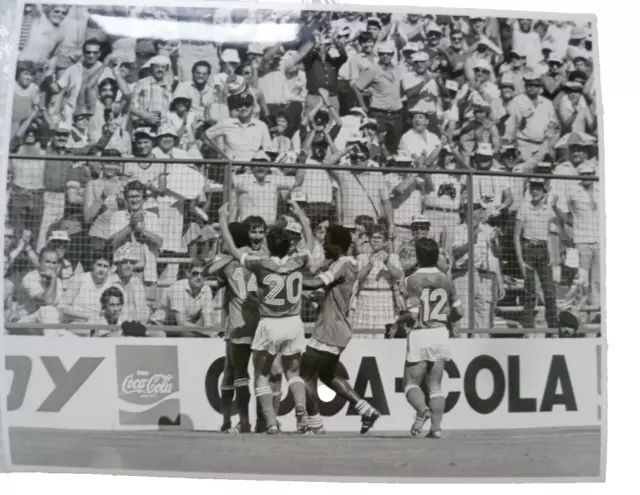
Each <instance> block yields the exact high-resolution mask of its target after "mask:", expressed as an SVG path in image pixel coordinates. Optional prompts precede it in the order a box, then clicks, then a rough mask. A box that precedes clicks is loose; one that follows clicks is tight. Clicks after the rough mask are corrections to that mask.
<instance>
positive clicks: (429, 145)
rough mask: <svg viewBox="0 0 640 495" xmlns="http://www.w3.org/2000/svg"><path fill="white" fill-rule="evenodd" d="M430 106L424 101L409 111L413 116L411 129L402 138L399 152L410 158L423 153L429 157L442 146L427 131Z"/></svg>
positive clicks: (435, 137)
mask: <svg viewBox="0 0 640 495" xmlns="http://www.w3.org/2000/svg"><path fill="white" fill-rule="evenodd" d="M428 111H429V106H428V105H427V103H426V102H425V101H424V100H420V101H419V103H418V104H417V105H416V106H415V107H413V108H411V109H410V110H409V114H410V115H411V129H409V130H408V131H407V132H405V133H404V134H403V135H402V138H400V144H399V146H398V150H399V151H400V152H401V153H402V152H404V153H406V154H408V155H409V156H412V157H413V156H418V155H422V154H423V153H424V154H426V156H427V157H428V156H429V155H430V154H431V153H432V152H433V151H434V150H435V149H436V148H438V146H439V145H440V138H439V137H438V136H436V135H435V134H433V133H431V132H429V131H428V130H427V124H428V119H427V113H428Z"/></svg>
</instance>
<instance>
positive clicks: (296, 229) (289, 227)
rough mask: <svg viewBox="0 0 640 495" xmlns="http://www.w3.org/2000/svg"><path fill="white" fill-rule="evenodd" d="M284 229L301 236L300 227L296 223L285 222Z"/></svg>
mask: <svg viewBox="0 0 640 495" xmlns="http://www.w3.org/2000/svg"><path fill="white" fill-rule="evenodd" d="M284 229H285V230H286V231H288V232H293V233H294V234H298V235H302V225H300V224H299V223H298V222H287V226H286V227H285V228H284Z"/></svg>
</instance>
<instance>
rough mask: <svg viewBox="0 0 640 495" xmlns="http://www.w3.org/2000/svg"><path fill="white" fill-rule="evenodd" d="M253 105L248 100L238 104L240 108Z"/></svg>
mask: <svg viewBox="0 0 640 495" xmlns="http://www.w3.org/2000/svg"><path fill="white" fill-rule="evenodd" d="M252 106H253V104H251V103H248V102H246V103H240V104H239V105H238V108H251V107H252Z"/></svg>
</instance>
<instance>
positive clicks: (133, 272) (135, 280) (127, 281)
mask: <svg viewBox="0 0 640 495" xmlns="http://www.w3.org/2000/svg"><path fill="white" fill-rule="evenodd" d="M141 261H142V260H141V258H140V256H139V255H138V254H137V253H136V252H135V251H134V250H133V249H131V246H122V247H120V248H119V249H118V250H117V251H116V252H115V254H114V257H113V263H114V265H115V266H116V270H115V274H114V275H115V277H114V281H113V286H114V287H117V288H119V289H120V290H121V291H122V294H123V295H124V306H123V308H122V318H123V319H124V320H125V321H138V322H141V323H147V322H148V321H149V317H150V316H151V311H150V308H149V305H148V303H147V298H146V296H145V286H144V284H143V282H142V280H141V277H140V276H139V274H140V268H137V267H138V266H140V264H141Z"/></svg>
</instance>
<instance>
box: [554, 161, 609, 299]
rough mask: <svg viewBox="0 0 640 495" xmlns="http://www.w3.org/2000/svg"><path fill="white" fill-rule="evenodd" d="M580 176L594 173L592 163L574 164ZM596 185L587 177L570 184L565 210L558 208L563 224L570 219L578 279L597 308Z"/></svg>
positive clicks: (597, 196) (597, 240)
mask: <svg viewBox="0 0 640 495" xmlns="http://www.w3.org/2000/svg"><path fill="white" fill-rule="evenodd" d="M577 172H578V175H579V176H580V177H585V179H587V178H591V177H594V176H595V166H594V165H593V164H592V163H589V162H583V163H581V164H580V165H579V166H578V167H577ZM599 192H600V191H599V184H598V183H594V182H593V181H590V180H583V181H580V182H578V183H575V182H574V183H572V184H571V185H570V186H569V187H568V190H567V198H566V199H567V206H568V211H566V212H565V211H562V210H559V211H560V215H561V217H562V223H566V222H567V221H568V213H571V215H572V219H573V241H574V243H575V245H576V248H577V250H578V253H579V266H580V271H579V280H580V281H581V283H582V284H583V285H585V286H587V287H588V288H589V299H590V301H589V302H590V303H591V304H592V305H593V306H596V307H600V247H599V232H600V229H599V219H600V212H599V209H600V204H599V201H600V200H599V198H600V195H599Z"/></svg>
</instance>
